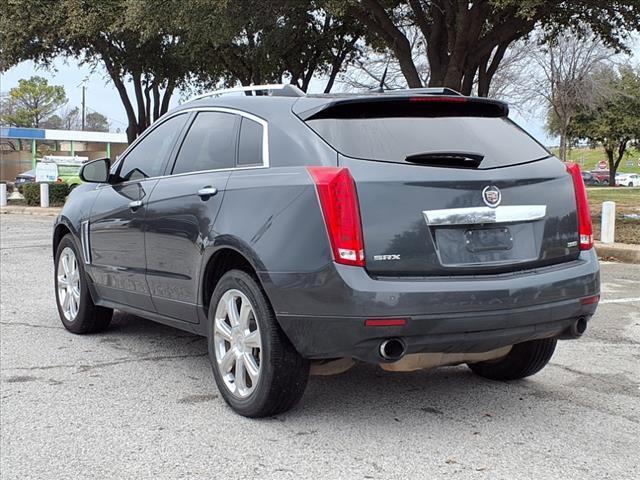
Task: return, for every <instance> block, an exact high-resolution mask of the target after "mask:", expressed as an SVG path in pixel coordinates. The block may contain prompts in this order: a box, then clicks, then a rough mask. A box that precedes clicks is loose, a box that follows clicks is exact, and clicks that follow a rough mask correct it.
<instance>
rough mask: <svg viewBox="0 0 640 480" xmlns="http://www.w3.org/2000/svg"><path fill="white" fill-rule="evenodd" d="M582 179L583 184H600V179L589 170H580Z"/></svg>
mask: <svg viewBox="0 0 640 480" xmlns="http://www.w3.org/2000/svg"><path fill="white" fill-rule="evenodd" d="M582 180H583V181H584V184H585V185H591V186H593V185H600V180H598V178H597V177H596V176H595V175H594V174H593V173H591V172H582Z"/></svg>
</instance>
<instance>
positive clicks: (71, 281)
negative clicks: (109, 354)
mask: <svg viewBox="0 0 640 480" xmlns="http://www.w3.org/2000/svg"><path fill="white" fill-rule="evenodd" d="M63 258H66V260H64V259H63ZM65 263H66V265H67V267H66V268H65ZM54 269H55V276H54V285H55V291H56V306H57V307H58V314H59V315H60V320H61V321H62V324H63V325H64V328H66V329H67V330H69V331H70V332H72V333H78V334H82V333H95V332H99V331H101V330H104V329H105V328H107V326H108V325H109V322H111V317H112V315H113V310H112V309H110V308H105V307H99V306H97V305H95V304H94V303H93V299H92V298H91V293H90V292H89V285H88V283H87V278H86V273H85V271H84V263H83V261H82V257H81V255H80V254H79V252H78V248H77V247H76V244H75V242H74V241H73V237H72V236H71V234H70V233H68V234H67V235H65V236H64V237H63V238H62V240H61V241H60V244H59V245H58V249H57V250H56V257H55V267H54ZM65 298H67V299H68V303H65ZM73 305H75V308H74V307H73Z"/></svg>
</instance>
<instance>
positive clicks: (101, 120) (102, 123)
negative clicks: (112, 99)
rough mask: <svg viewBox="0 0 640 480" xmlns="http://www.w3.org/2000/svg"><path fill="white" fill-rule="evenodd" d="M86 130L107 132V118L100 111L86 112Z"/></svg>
mask: <svg viewBox="0 0 640 480" xmlns="http://www.w3.org/2000/svg"><path fill="white" fill-rule="evenodd" d="M86 130H90V131H93V132H108V131H109V120H108V119H107V117H105V116H104V115H102V114H101V113H98V112H91V113H88V114H87V118H86Z"/></svg>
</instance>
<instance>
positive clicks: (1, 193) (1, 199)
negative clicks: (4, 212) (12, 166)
mask: <svg viewBox="0 0 640 480" xmlns="http://www.w3.org/2000/svg"><path fill="white" fill-rule="evenodd" d="M6 206H7V184H6V183H0V207H6Z"/></svg>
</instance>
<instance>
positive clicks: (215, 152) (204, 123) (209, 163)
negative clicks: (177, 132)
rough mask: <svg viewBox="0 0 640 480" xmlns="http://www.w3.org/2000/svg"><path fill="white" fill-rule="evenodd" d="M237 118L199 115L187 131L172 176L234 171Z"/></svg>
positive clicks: (201, 113) (211, 114)
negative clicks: (225, 170)
mask: <svg viewBox="0 0 640 480" xmlns="http://www.w3.org/2000/svg"><path fill="white" fill-rule="evenodd" d="M239 123H240V122H239V117H238V115H234V114H231V113H223V112H200V113H198V115H197V116H196V118H195V120H194V121H193V123H192V124H191V127H189V131H188V132H187V135H186V136H185V138H184V141H183V142H182V146H181V147H180V151H179V152H178V156H177V158H176V162H175V165H174V167H173V171H172V172H171V173H173V174H177V173H188V172H200V171H206V170H220V169H223V168H233V167H234V166H235V161H236V135H237V130H238V124H239Z"/></svg>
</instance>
